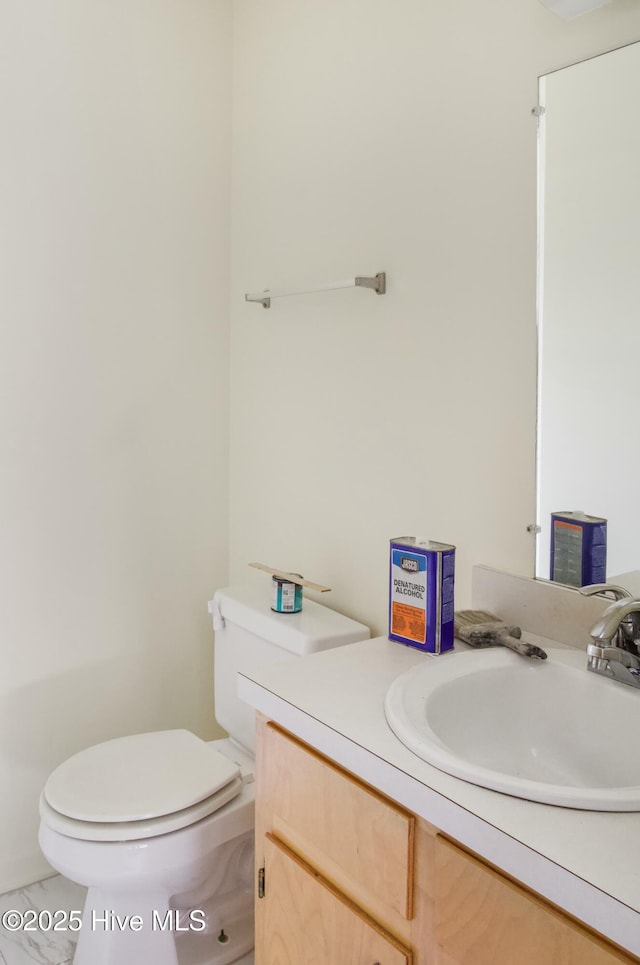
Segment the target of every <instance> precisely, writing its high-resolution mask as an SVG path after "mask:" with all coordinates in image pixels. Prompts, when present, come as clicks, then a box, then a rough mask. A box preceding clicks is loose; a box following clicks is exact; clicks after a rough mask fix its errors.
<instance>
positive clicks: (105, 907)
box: [39, 587, 370, 965]
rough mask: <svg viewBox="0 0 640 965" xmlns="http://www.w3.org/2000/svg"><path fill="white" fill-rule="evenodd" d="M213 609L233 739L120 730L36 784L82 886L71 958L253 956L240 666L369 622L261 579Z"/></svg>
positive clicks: (178, 961)
mask: <svg viewBox="0 0 640 965" xmlns="http://www.w3.org/2000/svg"><path fill="white" fill-rule="evenodd" d="M209 609H210V612H211V613H212V616H213V621H214V629H215V631H216V633H215V659H214V667H215V707H216V719H217V720H218V723H219V724H221V726H222V727H224V728H225V730H227V731H228V733H229V735H230V736H229V738H226V739H224V740H220V741H213V742H210V743H207V742H205V741H203V740H201V739H200V738H199V737H196V736H195V735H194V734H192V733H190V732H189V731H186V730H168V731H158V732H152V733H148V734H136V735H133V736H131V737H121V738H116V739H115V740H110V741H106V742H104V743H102V744H97V745H96V746H94V747H90V748H88V749H87V750H84V751H80V753H78V754H75V755H74V756H73V757H70V758H69V759H68V760H66V761H64V762H63V763H62V764H60V766H59V767H57V768H56V770H54V771H53V773H52V774H51V775H50V777H49V779H48V781H47V782H46V784H45V787H44V790H43V791H42V794H41V797H40V831H39V842H40V847H41V849H42V852H43V854H44V856H45V858H47V860H48V862H49V864H50V865H51V866H52V867H53V868H54V869H55V870H57V871H59V872H60V873H61V874H63V875H65V876H66V877H67V878H70V879H71V880H72V881H76V882H78V883H79V884H81V885H84V886H85V887H86V888H87V889H88V891H87V898H86V903H85V908H84V912H83V915H82V923H81V927H80V928H79V929H78V943H77V947H76V953H75V957H74V965H231V963H234V965H253V953H252V951H251V950H252V948H253V893H254V888H253V882H254V839H253V826H254V797H255V794H254V784H253V753H254V750H255V738H254V714H253V710H252V709H251V708H249V707H248V706H246V705H244V704H242V703H241V701H240V700H239V699H238V697H237V681H236V677H237V674H238V673H239V672H240V673H242V672H243V671H245V672H250V670H251V669H252V668H255V667H257V666H260V665H264V664H266V663H272V662H274V661H276V660H278V661H281V660H284V659H287V658H292V657H296V656H302V655H305V654H309V653H313V652H316V651H318V650H325V649H330V648H333V647H336V646H343V645H344V644H348V643H353V642H356V641H359V640H364V639H367V638H368V637H369V635H370V634H369V630H368V628H367V627H365V626H363V625H362V624H360V623H356V622H355V621H354V620H350V619H348V618H347V617H344V616H342V615H341V614H339V613H336V612H335V611H333V610H330V609H328V608H327V607H323V606H321V605H320V604H318V603H314V602H313V601H305V607H304V608H303V610H302V611H301V612H299V613H295V614H282V613H275V612H273V611H272V610H271V607H270V595H269V593H268V591H267V590H266V589H264V588H262V587H259V588H258V587H230V588H228V589H225V590H221V591H218V593H216V596H215V597H214V599H213V600H212V601H211V603H210V604H209ZM74 927H75V926H74Z"/></svg>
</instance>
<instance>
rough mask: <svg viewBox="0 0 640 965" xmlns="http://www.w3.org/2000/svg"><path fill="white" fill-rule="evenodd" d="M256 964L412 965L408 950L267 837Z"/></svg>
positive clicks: (291, 852) (259, 906) (276, 840)
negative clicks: (259, 945) (259, 943)
mask: <svg viewBox="0 0 640 965" xmlns="http://www.w3.org/2000/svg"><path fill="white" fill-rule="evenodd" d="M264 854H265V875H264V897H263V898H259V899H258V901H257V904H256V916H257V918H259V919H261V921H260V933H261V935H262V942H261V947H260V948H256V954H257V958H256V962H257V965H412V955H411V952H410V951H409V950H408V949H406V948H404V947H403V946H402V945H401V944H400V942H398V941H397V940H396V939H395V938H394V937H393V936H392V935H390V934H389V933H388V932H386V931H385V930H384V929H383V928H381V927H380V925H378V924H377V923H376V922H375V921H373V919H371V918H369V916H368V915H366V914H365V913H364V912H363V911H362V910H361V909H360V908H358V906H357V905H355V904H354V903H353V902H351V901H349V899H347V898H346V897H345V896H344V895H343V894H341V893H340V892H339V891H338V890H337V889H336V888H335V887H333V886H332V885H331V884H330V883H329V882H328V881H326V880H325V879H324V878H323V877H322V876H321V875H319V874H318V873H317V872H314V871H313V869H312V868H310V867H309V866H308V865H307V864H305V862H304V861H302V859H301V858H299V857H298V856H297V855H296V854H295V853H294V852H293V851H291V850H290V849H289V848H287V847H286V845H284V844H282V842H280V841H278V839H277V838H275V837H274V836H273V835H271V834H267V835H266V840H265V842H264Z"/></svg>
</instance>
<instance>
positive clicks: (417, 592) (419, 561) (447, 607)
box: [389, 536, 456, 653]
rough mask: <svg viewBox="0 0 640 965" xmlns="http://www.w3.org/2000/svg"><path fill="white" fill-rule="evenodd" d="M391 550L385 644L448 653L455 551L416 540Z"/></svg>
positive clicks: (397, 542) (402, 539) (400, 541)
mask: <svg viewBox="0 0 640 965" xmlns="http://www.w3.org/2000/svg"><path fill="white" fill-rule="evenodd" d="M390 546H391V559H390V564H389V639H390V640H397V641H398V642H399V643H404V644H406V645H407V646H409V647H417V648H418V650H426V651H428V652H429V653H444V652H445V651H446V650H451V649H452V647H453V588H454V578H455V552H456V548H455V546H452V545H451V544H450V543H436V542H434V541H433V540H427V539H420V538H419V537H417V536H399V537H398V538H397V539H392V540H391V544H390Z"/></svg>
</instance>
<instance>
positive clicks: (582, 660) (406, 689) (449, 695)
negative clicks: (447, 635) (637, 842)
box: [385, 648, 640, 811]
mask: <svg viewBox="0 0 640 965" xmlns="http://www.w3.org/2000/svg"><path fill="white" fill-rule="evenodd" d="M545 649H547V648H545ZM547 654H548V659H547V660H545V661H534V660H527V659H526V658H524V657H520V656H518V655H517V654H515V653H512V652H511V651H510V650H506V649H501V648H496V649H491V650H476V651H473V652H469V653H460V654H456V653H454V654H448V655H446V656H443V657H437V658H434V659H428V660H426V661H425V662H424V663H423V664H421V665H420V666H419V667H417V668H416V667H413V668H412V669H411V670H408V671H407V672H406V673H404V674H402V675H401V676H400V677H398V678H397V679H396V680H395V681H394V682H393V684H392V685H391V687H390V688H389V690H388V692H387V696H386V699H385V714H386V718H387V721H388V723H389V726H390V727H391V729H392V730H393V732H394V733H395V734H396V736H397V737H398V738H399V739H400V740H401V741H402V743H403V744H405V745H406V746H407V747H408V748H409V749H410V750H411V751H413V753H414V754H417V755H418V757H421V758H422V759H423V760H425V761H427V762H428V763H429V764H433V766H434V767H437V768H439V769H440V770H442V771H446V772H447V774H453V775H454V776H455V777H459V778H462V780H464V781H468V782H469V783H471V784H479V785H480V786H481V787H487V788H491V789H492V790H494V791H502V792H503V793H505V794H511V795H513V796H515V797H521V798H526V799H528V800H530V801H541V802H543V803H545V804H556V805H562V806H564V807H571V808H582V809H585V810H592V811H639V810H640V755H639V754H638V753H637V751H636V741H637V738H638V733H640V691H638V690H634V689H633V688H631V687H625V686H624V685H622V684H618V683H616V682H614V681H611V680H607V679H605V678H604V677H600V676H598V675H597V674H594V673H591V672H589V671H587V669H586V655H585V653H584V652H582V651H574V650H560V649H547Z"/></svg>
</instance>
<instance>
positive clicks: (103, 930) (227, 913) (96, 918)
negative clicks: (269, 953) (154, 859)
mask: <svg viewBox="0 0 640 965" xmlns="http://www.w3.org/2000/svg"><path fill="white" fill-rule="evenodd" d="M252 905H253V896H252V894H251V892H250V890H249V889H246V888H245V889H243V888H237V889H235V890H234V891H231V892H229V893H227V894H226V895H220V894H218V895H216V896H215V897H214V898H212V899H210V900H209V901H205V902H201V903H200V904H199V906H198V907H197V908H175V907H169V901H168V899H167V896H166V895H163V894H161V893H157V894H153V893H150V894H149V893H148V894H144V895H142V894H140V893H136V894H135V896H134V897H132V896H131V895H123V894H122V893H121V892H119V893H117V894H114V893H111V894H110V893H109V892H108V891H107V890H105V889H101V888H89V890H88V892H87V898H86V902H85V908H84V913H83V916H82V920H83V924H82V930H81V932H80V935H79V938H78V944H77V947H76V953H75V956H74V959H73V965H113V963H114V962H117V963H118V965H140V963H141V962H153V963H154V965H242V963H244V962H250V961H252V957H251V956H250V955H249V953H250V952H251V951H252V949H253V941H254V935H253V908H252ZM132 908H135V912H132Z"/></svg>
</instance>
